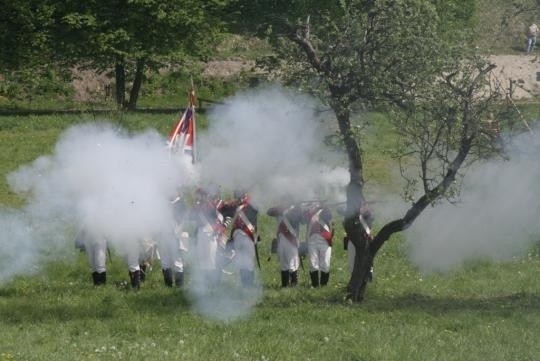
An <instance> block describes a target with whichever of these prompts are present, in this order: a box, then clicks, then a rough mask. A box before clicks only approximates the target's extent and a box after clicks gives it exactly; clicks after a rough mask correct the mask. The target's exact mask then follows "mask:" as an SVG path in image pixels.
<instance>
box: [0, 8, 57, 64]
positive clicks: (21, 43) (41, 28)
mask: <svg viewBox="0 0 540 361" xmlns="http://www.w3.org/2000/svg"><path fill="white" fill-rule="evenodd" d="M53 9H54V8H53V7H52V6H50V5H48V4H47V3H46V2H45V1H43V0H28V1H4V2H3V3H2V6H1V7H0V48H1V49H2V51H0V70H3V71H8V70H14V69H19V68H21V67H23V66H26V67H28V66H32V65H34V64H37V63H40V62H41V59H43V58H47V57H49V56H50V45H51V43H50V40H51V39H50V29H51V25H52V19H51V16H52V13H53Z"/></svg>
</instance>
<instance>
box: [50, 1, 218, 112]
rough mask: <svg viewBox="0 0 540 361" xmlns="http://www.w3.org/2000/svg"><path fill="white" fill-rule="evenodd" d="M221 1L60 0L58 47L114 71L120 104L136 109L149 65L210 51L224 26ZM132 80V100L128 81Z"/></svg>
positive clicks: (57, 7) (57, 4) (154, 67)
mask: <svg viewBox="0 0 540 361" xmlns="http://www.w3.org/2000/svg"><path fill="white" fill-rule="evenodd" d="M225 3H226V2H225V1H221V0H206V1H198V0H90V1H77V0H66V1H61V2H60V1H57V2H55V12H54V18H55V32H54V38H55V39H56V49H57V51H58V52H59V53H61V54H63V55H64V56H65V58H66V59H69V61H70V62H71V63H73V64H76V65H79V66H80V65H84V66H87V67H90V68H93V69H98V70H101V71H107V70H109V71H110V70H111V69H112V70H114V74H115V85H116V91H115V95H116V103H117V105H118V107H120V108H127V109H134V108H135V107H136V104H137V99H138V95H139V92H140V88H141V84H142V81H143V77H144V73H145V70H146V69H152V70H157V69H158V68H160V67H162V66H164V65H167V64H171V62H174V61H181V60H182V59H185V58H186V57H194V56H204V55H205V54H206V53H207V52H208V50H209V49H210V46H211V44H212V41H213V40H214V38H215V36H216V35H218V34H219V32H220V29H221V26H222V25H223V23H222V21H221V20H220V16H221V14H220V11H221V10H222V5H223V4H225ZM128 80H131V81H132V86H131V90H130V94H129V98H128V99H126V95H125V94H126V88H127V86H126V83H127V81H128Z"/></svg>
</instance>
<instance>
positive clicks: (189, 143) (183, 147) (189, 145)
mask: <svg viewBox="0 0 540 361" xmlns="http://www.w3.org/2000/svg"><path fill="white" fill-rule="evenodd" d="M195 134H196V126H195V90H193V89H191V90H190V92H189V104H188V107H187V109H186V110H185V111H184V113H183V114H182V116H181V117H180V119H179V120H178V123H177V124H176V125H175V127H174V128H173V129H172V131H171V133H170V134H169V138H168V140H167V146H168V147H169V149H170V151H171V153H177V152H182V153H183V154H185V155H188V156H190V157H191V162H192V163H195Z"/></svg>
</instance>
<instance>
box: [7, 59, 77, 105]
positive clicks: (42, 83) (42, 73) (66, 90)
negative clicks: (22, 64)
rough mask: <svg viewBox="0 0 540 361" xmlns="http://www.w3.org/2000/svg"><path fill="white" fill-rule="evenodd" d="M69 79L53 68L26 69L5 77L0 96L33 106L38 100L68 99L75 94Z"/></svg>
mask: <svg viewBox="0 0 540 361" xmlns="http://www.w3.org/2000/svg"><path fill="white" fill-rule="evenodd" d="M69 79H70V78H69V77H66V76H65V75H64V74H62V73H61V72H59V71H58V70H56V69H53V68H51V67H47V68H32V69H29V68H25V69H22V70H19V71H13V72H10V73H8V74H6V75H5V77H4V81H3V82H2V83H0V96H1V97H4V98H6V99H9V100H10V101H11V102H13V103H15V104H17V103H19V102H28V103H29V104H30V105H31V106H32V103H34V102H35V101H36V100H37V101H38V102H39V101H40V100H42V99H53V100H61V99H66V98H70V97H71V96H72V95H73V93H74V89H73V88H72V87H71V85H70V83H69V82H68V80H69Z"/></svg>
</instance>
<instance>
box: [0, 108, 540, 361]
mask: <svg viewBox="0 0 540 361" xmlns="http://www.w3.org/2000/svg"><path fill="white" fill-rule="evenodd" d="M174 118H175V114H163V115H159V114H153V115H148V114H132V115H129V114H128V115H123V116H121V117H120V116H118V115H114V114H111V116H110V119H112V120H111V121H112V122H115V123H118V124H120V125H122V126H123V127H125V128H127V129H129V130H133V131H136V130H140V129H144V128H147V127H154V128H157V129H158V130H159V131H160V132H162V133H163V134H165V133H166V132H167V131H168V130H169V127H170V125H171V123H172V122H173V119H174ZM95 120H98V119H97V118H94V117H92V116H91V115H82V116H73V115H62V116H27V117H22V116H21V117H0V174H1V179H0V209H2V208H4V209H5V208H9V207H18V206H21V205H22V204H23V203H24V200H23V199H21V198H20V197H19V196H17V195H16V194H14V193H12V192H10V190H9V189H8V186H7V183H6V180H5V176H6V174H7V173H9V172H11V171H13V170H15V169H17V167H18V166H20V165H22V164H25V163H27V162H30V161H32V160H33V159H35V158H36V157H38V156H40V155H43V154H47V153H49V152H50V151H51V150H52V149H53V147H54V144H55V142H56V140H57V138H58V136H59V135H60V134H61V132H62V131H63V130H64V129H66V128H67V127H69V126H70V125H72V124H74V123H79V122H85V121H95ZM375 131H378V130H377V129H375ZM384 148H385V144H378V145H370V146H369V147H368V152H367V154H366V157H367V158H366V159H367V162H368V165H369V168H370V169H372V171H370V172H371V173H368V177H369V178H370V181H371V182H381V183H385V184H386V183H388V179H389V178H390V177H389V176H388V174H387V171H388V168H389V164H390V162H391V160H390V159H389V156H388V155H386V154H385V152H384ZM261 223H262V225H261V228H262V233H263V239H264V241H263V242H264V243H263V244H262V248H261V260H262V269H261V271H260V272H259V276H260V278H261V281H262V284H263V287H264V290H263V293H262V295H261V296H260V297H259V295H256V294H253V293H250V292H246V291H244V290H242V289H239V288H238V287H237V286H236V282H235V278H234V276H226V277H227V278H226V279H225V282H224V285H223V286H222V288H218V289H215V290H212V292H211V293H210V295H209V297H213V298H214V299H217V300H220V299H221V298H220V297H221V295H224V294H227V293H230V292H231V290H232V291H233V292H236V294H237V295H238V297H237V298H235V299H233V300H232V306H233V307H238V308H242V307H246V305H247V306H249V305H250V304H251V303H253V302H255V305H253V307H252V308H251V312H250V313H249V314H247V315H246V317H244V318H241V319H238V320H233V321H229V322H224V321H218V320H215V319H213V318H208V317H205V316H203V315H202V314H201V313H200V312H198V311H197V307H196V303H195V301H194V300H193V298H192V297H191V295H190V294H189V293H188V292H185V291H181V290H177V289H170V288H166V287H165V286H164V285H163V283H162V279H161V272H160V267H159V264H155V265H154V269H153V270H152V271H151V272H150V274H149V277H148V279H147V281H146V282H145V283H144V285H143V286H142V288H141V290H140V291H139V292H133V291H131V290H129V289H127V288H126V285H125V283H126V282H127V281H128V276H127V270H126V268H125V266H124V264H123V261H122V259H121V258H120V257H118V256H117V255H114V254H113V257H112V260H111V263H110V264H109V265H108V268H109V269H108V284H107V285H106V286H104V287H100V288H94V286H92V283H91V278H90V274H89V272H88V270H87V262H86V259H85V257H84V254H81V253H79V252H78V251H76V250H75V249H73V244H67V245H66V247H65V251H64V252H62V253H61V254H60V255H59V256H58V257H57V260H56V261H55V262H50V263H48V264H46V265H38V266H36V268H35V269H32V270H29V272H31V274H29V275H24V276H20V277H17V278H16V279H13V280H10V281H9V282H7V283H4V284H2V285H0V325H1V327H0V360H1V361H3V360H120V359H121V360H133V359H138V360H143V359H148V360H261V361H264V360H314V361H315V360H350V361H368V360H369V361H371V360H381V361H382V360H437V361H442V360H458V361H462V360H470V361H475V360H478V361H481V360H482V361H483V360H505V361H506V360H516V361H518V360H519V361H521V360H540V344H539V343H538V335H539V331H538V328H539V326H540V294H539V290H540V249H536V248H534V249H531V250H530V252H529V254H528V255H527V256H526V257H524V258H519V259H517V258H516V259H514V260H513V261H511V262H508V263H502V264H496V263H489V262H480V263H477V264H471V265H469V266H467V267H466V268H461V269H457V270H455V271H454V272H453V273H451V274H448V275H421V274H419V273H418V272H417V270H416V269H415V268H414V267H413V266H412V265H411V264H410V263H409V262H408V260H407V259H406V258H405V257H404V256H403V253H402V240H401V239H400V238H399V237H396V238H395V239H392V240H391V241H390V242H389V243H387V244H386V245H385V246H384V247H383V249H382V250H381V252H380V255H379V256H378V258H377V260H376V264H375V280H374V282H373V283H371V284H370V285H369V288H368V291H367V295H366V299H365V301H364V302H363V303H362V304H359V305H357V304H350V303H348V302H347V301H346V300H345V299H344V298H343V296H344V288H345V285H346V282H347V280H348V272H347V267H346V255H345V251H344V250H343V248H342V245H341V242H340V241H339V240H340V239H341V236H342V235H343V233H342V230H341V229H339V230H338V234H337V236H336V245H335V246H334V249H333V252H334V253H333V261H332V262H333V263H332V271H331V279H330V285H329V287H327V288H324V289H310V288H309V287H308V278H309V275H308V271H307V270H303V271H301V275H300V285H299V286H298V287H297V288H295V289H285V290H282V289H280V288H279V270H278V264H277V261H276V260H275V257H274V258H273V259H272V260H271V261H267V258H268V256H269V239H270V238H271V234H272V232H273V229H274V228H273V227H274V225H273V223H272V221H271V220H269V219H268V218H266V217H264V216H262V217H261ZM336 223H337V224H339V221H338V222H336ZM1 266H2V265H1V264H0V267H1ZM188 280H189V275H188ZM218 305H219V303H218Z"/></svg>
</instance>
